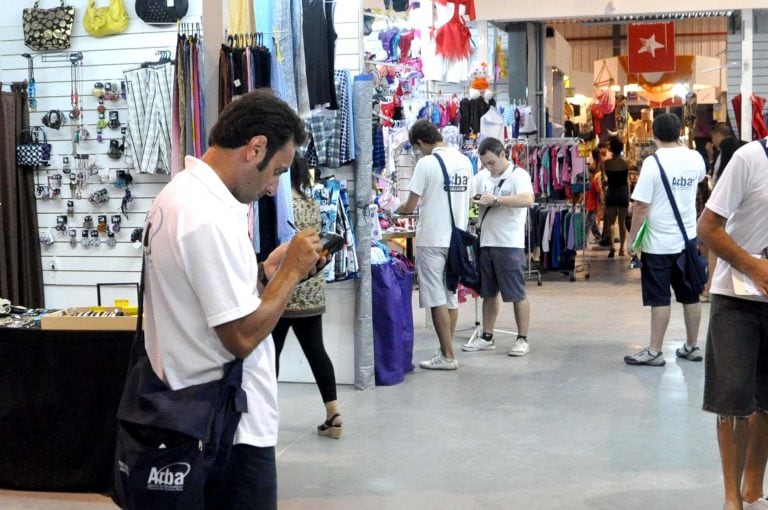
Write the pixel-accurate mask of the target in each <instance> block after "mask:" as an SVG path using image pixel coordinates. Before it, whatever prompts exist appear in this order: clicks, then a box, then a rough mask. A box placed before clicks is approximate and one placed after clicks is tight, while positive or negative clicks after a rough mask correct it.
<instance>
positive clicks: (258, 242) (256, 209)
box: [251, 201, 261, 254]
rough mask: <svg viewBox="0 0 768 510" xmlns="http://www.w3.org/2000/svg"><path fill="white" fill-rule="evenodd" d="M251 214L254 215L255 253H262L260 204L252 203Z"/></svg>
mask: <svg viewBox="0 0 768 510" xmlns="http://www.w3.org/2000/svg"><path fill="white" fill-rule="evenodd" d="M251 214H252V215H253V235H252V237H251V238H252V239H253V252H254V253H256V254H258V253H259V252H260V251H261V232H260V231H259V202H258V201H256V202H251Z"/></svg>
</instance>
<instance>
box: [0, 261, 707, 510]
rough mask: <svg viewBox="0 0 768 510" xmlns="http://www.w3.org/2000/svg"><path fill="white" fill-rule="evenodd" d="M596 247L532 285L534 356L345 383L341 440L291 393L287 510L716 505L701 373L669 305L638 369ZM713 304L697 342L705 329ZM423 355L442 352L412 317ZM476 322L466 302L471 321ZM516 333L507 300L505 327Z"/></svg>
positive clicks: (502, 340) (613, 264) (625, 282)
mask: <svg viewBox="0 0 768 510" xmlns="http://www.w3.org/2000/svg"><path fill="white" fill-rule="evenodd" d="M605 255H606V252H593V253H592V254H591V256H590V259H591V263H592V265H591V278H590V279H589V280H587V281H585V280H584V278H583V274H581V273H580V274H579V275H578V279H577V281H576V282H570V281H568V277H567V276H563V275H561V274H560V273H551V274H547V275H545V277H544V284H543V286H541V287H538V286H536V284H535V282H531V284H530V286H529V293H530V300H531V306H532V317H531V328H530V334H529V337H530V340H531V353H530V354H529V355H528V356H526V357H523V358H510V357H508V356H507V355H506V350H507V349H508V348H509V346H510V345H511V341H512V338H511V337H504V336H500V337H499V338H498V342H497V344H498V348H497V350H496V351H495V352H493V351H490V352H479V353H463V352H461V351H460V350H459V349H458V347H459V344H461V343H463V342H464V341H465V340H466V337H467V336H469V334H470V331H468V330H465V331H462V332H461V333H459V335H457V338H456V349H457V353H458V354H457V356H458V359H459V362H460V364H461V366H460V368H459V370H458V371H456V372H443V373H434V372H427V371H424V370H420V369H418V368H417V369H416V370H415V371H414V372H413V373H411V374H409V375H407V376H406V379H405V382H404V383H402V384H399V385H397V386H391V387H378V388H376V389H374V390H369V391H356V390H354V389H352V388H351V387H341V388H339V399H340V401H341V402H342V412H343V415H344V419H345V428H344V435H343V437H342V438H341V440H339V441H334V440H332V439H328V438H324V437H318V436H317V434H316V433H315V426H316V425H317V424H318V423H319V422H320V421H321V419H322V405H321V402H320V397H319V394H318V393H317V389H316V388H315V386H314V385H309V384H281V386H280V403H281V408H282V409H281V410H282V416H281V427H280V429H281V432H280V433H281V436H280V443H279V445H278V476H279V484H280V508H281V509H287V510H299V509H302V510H303V509H339V510H341V509H377V510H378V509H382V510H383V509H393V510H394V509H398V510H399V509H431V508H435V509H437V508H440V509H521V510H529V509H535V510H538V509H542V510H543V509H573V510H576V509H590V510H602V509H605V510H608V509H616V508H620V509H643V510H648V509H654V510H657V509H660V510H665V509H670V510H671V509H713V510H715V509H719V508H721V507H722V503H721V498H722V488H721V477H720V468H719V458H718V453H717V444H716V437H715V420H714V417H713V416H711V415H708V414H705V413H704V412H702V411H701V410H700V408H701V393H702V385H703V365H702V364H701V363H691V362H687V361H678V360H677V359H676V358H675V355H674V349H675V348H676V347H678V346H679V344H680V343H681V341H682V339H683V338H684V326H683V320H682V310H681V308H680V307H679V306H677V307H674V308H673V313H672V322H671V324H670V328H669V331H668V333H667V342H666V344H665V346H664V353H665V356H666V359H667V365H666V367H663V368H652V367H629V366H627V365H625V364H624V363H623V361H622V357H623V356H624V355H625V354H629V353H632V352H635V351H636V350H639V349H640V348H642V347H643V346H645V344H646V343H647V338H648V328H649V318H650V312H649V310H647V309H643V308H642V306H641V303H640V287H639V271H636V270H635V271H629V270H627V269H626V266H627V263H628V259H627V258H617V259H613V260H607V259H605ZM708 306H709V305H703V307H704V308H703V316H704V317H703V319H702V329H701V334H700V337H701V338H702V339H703V338H704V337H705V335H706V323H707V315H708ZM415 315H416V320H415V323H416V335H417V338H416V347H415V352H414V360H415V361H418V360H420V359H426V358H427V357H429V356H430V355H431V353H432V352H433V351H434V350H435V348H436V347H437V341H436V339H435V337H434V333H433V332H432V331H431V330H428V329H425V328H424V315H423V312H422V311H418V310H417V311H416V312H415ZM473 323H474V304H473V303H472V302H469V303H466V304H464V305H462V309H461V313H460V327H471V326H472V324H473ZM497 326H498V327H499V328H501V329H514V319H513V316H512V307H511V305H504V306H503V307H502V311H501V314H500V319H499V322H498V325H497ZM107 508H114V507H113V506H112V505H111V504H110V503H109V502H108V500H106V499H104V498H102V497H100V496H97V495H62V494H43V493H20V492H10V491H0V509H2V510H21V509H24V510H27V509H35V510H48V509H66V510H70V509H71V510H80V509H83V510H91V509H93V510H97V509H98V510H101V509H107Z"/></svg>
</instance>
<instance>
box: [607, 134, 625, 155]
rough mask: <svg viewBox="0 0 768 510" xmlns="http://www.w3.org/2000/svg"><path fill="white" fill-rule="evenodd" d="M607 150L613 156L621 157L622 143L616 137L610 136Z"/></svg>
mask: <svg viewBox="0 0 768 510" xmlns="http://www.w3.org/2000/svg"><path fill="white" fill-rule="evenodd" d="M608 150H610V151H611V152H612V153H613V154H614V155H615V156H621V153H622V152H624V142H622V141H621V138H619V137H618V136H612V137H610V138H609V139H608Z"/></svg>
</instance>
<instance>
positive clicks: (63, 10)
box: [22, 0, 75, 51]
mask: <svg viewBox="0 0 768 510" xmlns="http://www.w3.org/2000/svg"><path fill="white" fill-rule="evenodd" d="M74 22H75V8H74V7H73V6H71V5H64V0H61V5H60V6H59V7H54V8H52V9H41V8H40V0H35V6H34V7H33V8H31V9H24V11H23V13H22V27H23V29H24V44H25V45H26V46H27V47H29V48H32V49H33V50H35V51H48V50H64V49H67V48H69V44H70V38H71V36H72V24H73V23H74Z"/></svg>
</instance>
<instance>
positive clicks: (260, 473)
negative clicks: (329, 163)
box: [145, 89, 323, 510]
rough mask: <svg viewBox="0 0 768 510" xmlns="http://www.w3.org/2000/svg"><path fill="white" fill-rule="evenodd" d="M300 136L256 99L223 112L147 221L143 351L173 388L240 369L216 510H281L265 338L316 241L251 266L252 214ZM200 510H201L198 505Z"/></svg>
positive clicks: (291, 121)
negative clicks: (240, 399) (243, 405)
mask: <svg viewBox="0 0 768 510" xmlns="http://www.w3.org/2000/svg"><path fill="white" fill-rule="evenodd" d="M305 137H306V133H305V131H304V127H303V123H302V121H301V119H300V118H299V117H298V116H297V115H296V114H295V113H294V112H293V110H292V109H291V108H290V107H289V106H288V105H287V104H285V103H284V102H283V101H281V100H279V99H277V98H276V97H275V96H274V95H273V94H272V93H271V92H270V91H265V90H264V89H262V90H259V91H257V92H252V93H249V94H246V95H244V96H241V97H240V98H239V99H237V100H236V101H234V102H232V103H231V104H230V105H228V106H227V107H226V108H225V109H224V110H223V111H222V112H221V115H220V116H219V118H218V121H217V122H216V125H215V126H214V127H213V129H212V131H211V134H210V138H209V145H210V148H209V149H208V150H207V151H206V153H205V154H203V157H202V158H201V159H195V158H193V157H190V156H187V158H186V160H185V167H186V168H185V171H183V172H181V173H179V174H177V175H176V176H175V177H174V179H173V180H171V182H170V183H168V185H167V186H165V188H163V190H162V191H161V192H160V193H159V194H158V196H157V198H156V199H155V201H154V203H153V204H152V208H151V209H150V211H149V213H148V216H147V224H146V227H145V228H146V229H147V231H148V246H147V247H146V254H147V255H146V277H145V280H146V283H145V285H146V288H145V296H146V299H145V303H146V308H145V342H146V350H147V354H148V356H149V359H150V362H151V365H152V368H153V370H154V371H155V373H156V374H157V376H158V377H159V378H160V379H162V380H163V381H164V382H165V383H166V384H168V386H170V388H171V389H172V390H176V389H180V388H186V387H189V386H192V385H197V384H201V383H206V382H209V381H214V380H217V379H221V378H222V373H223V366H224V365H225V364H226V363H228V362H230V361H232V360H234V359H235V358H239V359H242V360H243V376H242V389H243V390H244V391H245V394H246V396H247V403H248V412H247V413H244V414H243V415H241V417H240V421H239V424H238V427H237V431H236V433H235V437H234V442H233V444H234V447H233V448H232V450H231V456H230V459H229V462H228V464H227V466H226V470H225V473H224V475H223V476H222V477H221V480H223V481H222V482H221V484H220V485H219V486H217V487H209V486H206V493H205V497H206V501H209V500H211V499H215V500H216V501H217V504H218V505H219V506H217V507H216V508H247V509H254V510H255V509H259V510H261V509H265V510H266V509H274V508H277V474H276V468H275V448H274V447H275V445H276V443H277V430H278V408H277V380H276V377H275V347H274V344H273V342H272V338H271V336H270V332H271V331H272V329H273V328H274V326H275V324H276V323H277V321H278V319H279V318H280V316H281V315H282V313H283V310H284V308H285V306H286V303H287V302H288V299H289V298H290V296H291V293H292V292H293V288H294V287H295V285H296V283H297V282H299V281H300V280H302V279H303V278H305V277H307V276H308V275H309V274H310V273H315V272H316V271H317V270H316V264H318V263H319V262H320V263H322V262H323V260H319V252H320V247H321V245H320V238H319V236H318V235H317V233H316V232H314V231H312V230H307V231H303V232H300V233H297V234H296V237H294V238H293V240H292V241H291V242H290V243H288V244H284V245H282V246H280V247H278V248H277V249H276V250H275V251H274V252H272V254H271V255H270V256H269V258H268V259H267V260H266V261H265V262H264V263H263V265H261V264H257V262H256V255H255V253H254V250H253V245H252V244H251V242H250V239H249V237H248V204H250V203H251V202H253V201H255V200H258V199H259V198H260V197H262V196H264V195H273V194H274V193H275V191H276V189H277V183H278V180H279V176H280V174H282V173H284V172H286V171H288V169H289V168H290V166H291V162H292V161H293V156H294V153H295V148H296V146H297V145H299V144H301V143H302V142H303V141H304V139H305ZM206 507H207V506H206Z"/></svg>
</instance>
